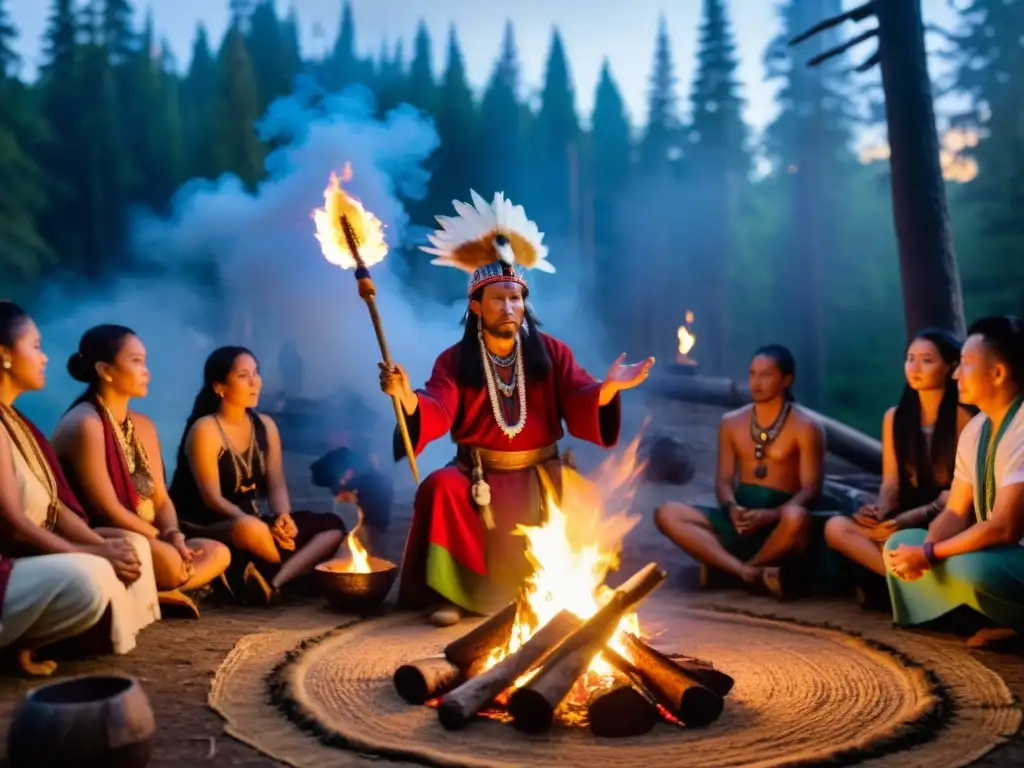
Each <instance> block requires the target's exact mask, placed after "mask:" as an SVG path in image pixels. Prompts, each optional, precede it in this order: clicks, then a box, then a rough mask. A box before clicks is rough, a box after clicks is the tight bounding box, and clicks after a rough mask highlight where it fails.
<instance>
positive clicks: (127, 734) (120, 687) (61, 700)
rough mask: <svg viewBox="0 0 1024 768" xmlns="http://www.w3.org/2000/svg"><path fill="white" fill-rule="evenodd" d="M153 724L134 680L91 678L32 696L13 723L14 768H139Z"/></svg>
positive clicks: (10, 755)
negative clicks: (73, 767)
mask: <svg viewBox="0 0 1024 768" xmlns="http://www.w3.org/2000/svg"><path fill="white" fill-rule="evenodd" d="M155 733H156V721H155V719H154V717H153V709H152V707H151V706H150V703H149V699H148V697H147V696H146V694H145V692H144V691H143V690H142V687H141V686H140V685H139V682H138V680H136V679H134V678H132V677H123V676H120V675H89V676H85V677H76V678H71V679H68V680H60V681H58V682H54V683H49V684H47V685H43V686H40V687H39V688H35V689H34V690H32V691H30V692H29V693H28V694H27V695H26V696H25V697H24V698H23V699H22V701H21V703H20V704H19V706H18V708H17V709H16V711H15V713H14V717H13V718H12V720H11V726H10V730H9V731H8V735H7V758H8V761H9V765H10V766H11V767H12V768H36V767H38V766H44V765H46V766H54V767H55V768H56V767H57V766H61V767H62V768H71V767H72V766H75V767H76V768H142V767H143V766H145V765H146V764H147V763H149V760H150V756H151V754H152V748H153V737H154V735H155Z"/></svg>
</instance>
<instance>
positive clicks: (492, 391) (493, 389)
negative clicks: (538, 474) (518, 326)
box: [476, 330, 526, 440]
mask: <svg viewBox="0 0 1024 768" xmlns="http://www.w3.org/2000/svg"><path fill="white" fill-rule="evenodd" d="M476 337H477V340H478V341H479V342H480V362H481V364H482V365H483V367H484V380H485V381H486V382H487V394H488V395H489V396H490V398H491V411H492V412H493V413H494V420H495V421H496V422H497V424H498V427H499V428H500V429H501V431H502V432H504V433H505V436H506V437H507V438H508V439H509V440H511V439H512V438H514V437H515V436H516V435H518V434H519V433H520V432H522V431H523V428H524V427H525V426H526V372H525V371H524V370H523V351H522V343H521V341H520V337H519V334H516V349H515V353H514V354H515V367H514V369H513V377H514V379H513V380H514V382H515V383H514V384H512V385H505V383H504V382H499V381H497V377H496V376H495V375H494V370H493V366H492V365H491V362H490V351H489V350H488V349H487V345H486V344H484V334H483V330H478V331H477V334H476ZM499 384H500V388H501V390H502V391H503V392H504V393H505V395H506V396H507V397H511V396H512V393H513V390H515V389H518V390H519V421H517V422H516V423H515V424H512V425H511V426H509V423H508V422H507V421H505V414H504V413H503V412H502V410H501V401H500V400H499V399H498V389H499Z"/></svg>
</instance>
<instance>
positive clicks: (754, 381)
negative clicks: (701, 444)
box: [654, 344, 825, 597]
mask: <svg viewBox="0 0 1024 768" xmlns="http://www.w3.org/2000/svg"><path fill="white" fill-rule="evenodd" d="M795 373H796V364H795V362H794V360H793V355H792V354H791V353H790V351H789V350H788V349H786V348H785V347H781V346H778V345H774V344H773V345H770V346H766V347H762V348H761V349H759V350H757V352H756V353H754V358H753V360H752V361H751V363H750V394H751V398H752V399H753V401H754V402H753V404H751V405H747V406H744V407H742V408H739V409H738V410H735V411H732V412H730V413H727V414H725V416H723V417H722V422H721V424H720V426H719V430H718V472H717V477H716V481H715V491H716V494H717V496H718V501H719V505H720V506H718V507H700V506H695V505H690V504H680V503H678V502H668V503H666V504H664V505H663V506H661V507H659V508H658V510H657V511H656V512H655V515H654V521H655V525H657V526H658V530H660V531H661V532H662V533H663V534H665V535H666V536H667V537H668V538H669V539H671V540H672V541H673V542H675V543H676V544H677V545H678V546H679V547H680V548H681V549H682V550H683V551H684V552H686V553H687V554H689V555H690V556H691V557H693V558H694V559H696V560H697V561H698V562H699V563H700V564H701V572H702V576H703V575H704V574H706V572H707V571H706V569H707V568H715V569H718V570H721V571H725V572H726V573H729V574H731V575H733V576H736V577H737V578H739V579H741V580H742V582H743V583H744V584H745V585H747V586H748V588H751V589H753V590H755V591H764V590H765V589H767V590H768V591H770V592H771V593H772V594H774V595H776V596H777V597H782V595H783V587H782V578H781V573H780V565H781V563H782V562H783V561H785V560H787V559H788V558H791V557H793V556H796V555H800V554H802V553H803V551H804V549H805V548H806V546H807V542H808V538H809V535H810V512H809V511H808V510H809V508H810V505H811V504H812V503H813V502H814V501H815V500H816V499H817V497H818V495H819V493H820V492H821V485H822V474H823V465H824V459H825V436H824V430H823V429H822V427H821V425H820V424H819V423H818V422H817V421H816V420H814V419H813V418H812V417H811V416H809V415H808V414H807V413H805V412H804V411H803V410H801V408H800V407H799V406H797V405H796V404H795V403H794V402H793V396H792V395H791V394H790V391H789V390H790V387H791V386H792V385H793V378H794V375H795ZM737 481H738V483H737Z"/></svg>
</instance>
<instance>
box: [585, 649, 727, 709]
mask: <svg viewBox="0 0 1024 768" xmlns="http://www.w3.org/2000/svg"><path fill="white" fill-rule="evenodd" d="M624 644H625V646H626V650H627V652H628V653H629V655H630V660H629V661H627V660H626V659H624V658H623V657H622V656H620V655H619V654H615V655H612V654H611V653H606V654H605V658H607V659H608V661H609V662H611V663H612V664H613V665H614V666H616V667H617V668H619V669H620V671H622V672H624V673H625V674H627V675H632V674H636V675H637V676H639V678H640V679H641V680H642V681H643V685H644V687H645V688H646V689H647V690H648V691H650V692H651V693H652V694H654V696H655V697H656V698H657V699H658V701H659V702H660V703H661V704H662V706H664V707H665V709H667V710H668V711H669V712H670V713H671V714H672V716H673V717H675V718H676V719H678V720H679V721H681V722H682V723H684V724H685V725H688V726H691V727H692V726H702V725H708V724H709V723H712V722H714V721H715V720H717V719H718V717H719V716H720V715H721V714H722V708H723V707H724V702H723V700H722V696H720V695H718V694H717V693H716V692H714V691H712V690H711V689H710V688H708V687H706V686H705V685H703V684H702V683H701V682H698V681H697V680H696V679H695V678H694V677H693V676H692V675H691V674H690V670H687V669H684V668H683V667H682V666H680V665H679V664H676V663H674V662H673V661H672V660H671V659H669V658H668V657H667V656H665V655H664V654H662V653H659V652H658V651H656V650H654V649H653V648H651V647H650V646H648V645H646V644H644V643H642V642H640V641H639V640H638V639H637V638H636V637H634V636H633V635H630V634H628V633H627V634H626V636H625V640H624ZM621 665H628V667H627V668H622V666H621ZM690 666H691V668H692V667H693V666H696V665H692V664H691V665H690ZM700 671H701V672H706V671H707V670H706V669H705V670H700ZM725 677H728V675H726V676H725ZM705 679H711V680H712V681H715V680H716V679H715V678H711V677H710V676H707V677H706V678H705ZM731 681H732V678H729V682H730V686H729V687H730V688H731V687H732V686H731ZM724 683H725V681H724V680H722V679H721V678H717V682H716V684H717V685H718V686H719V690H721V689H722V688H724Z"/></svg>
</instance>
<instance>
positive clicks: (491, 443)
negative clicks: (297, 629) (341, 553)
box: [380, 193, 654, 626]
mask: <svg viewBox="0 0 1024 768" xmlns="http://www.w3.org/2000/svg"><path fill="white" fill-rule="evenodd" d="M473 203H474V207H470V206H468V205H464V204H462V203H457V204H456V207H457V208H458V210H459V212H460V214H462V215H460V216H458V217H453V218H449V217H445V216H441V217H439V218H438V221H440V222H441V224H442V227H443V229H442V230H439V231H438V232H435V233H434V235H432V236H431V238H430V239H431V242H432V243H434V245H436V246H437V247H436V248H429V249H426V250H428V251H429V252H431V253H436V254H437V255H438V256H440V258H439V259H438V260H436V261H435V263H437V264H441V265H449V266H457V267H460V268H462V269H463V270H465V271H467V272H469V273H470V274H471V275H472V277H471V279H470V283H469V288H468V291H467V293H468V296H467V298H468V305H469V306H468V312H467V317H466V325H465V332H464V333H463V336H462V340H461V341H459V342H457V343H456V344H455V345H453V346H452V347H449V348H448V349H447V350H445V351H444V352H442V353H441V355H440V356H439V357H438V358H437V361H436V362H435V363H434V370H433V372H432V373H431V376H430V379H429V380H428V381H427V383H426V385H425V386H424V387H423V388H422V389H420V390H418V391H413V389H412V388H411V386H410V384H409V379H408V376H407V375H406V374H405V372H404V371H403V370H402V368H401V367H400V366H397V365H388V364H385V363H381V364H380V368H381V374H380V385H381V389H382V390H383V391H384V392H385V393H387V394H388V395H390V396H391V397H394V398H397V400H398V401H399V403H400V404H401V407H402V408H403V410H404V412H405V414H406V418H407V421H408V428H409V436H410V438H411V442H412V450H413V452H414V453H416V454H419V453H420V452H421V451H422V450H423V448H424V446H426V445H427V443H429V442H431V441H433V440H436V439H438V438H440V437H442V436H443V435H446V434H450V435H451V438H452V440H453V442H455V443H456V444H457V446H458V448H457V451H456V456H455V460H454V461H453V462H452V463H451V464H450V465H448V466H446V467H442V468H441V469H439V470H437V471H436V472H432V473H431V474H430V475H429V476H427V477H426V478H425V479H424V480H423V483H422V485H420V486H419V488H418V489H417V491H416V498H415V502H414V506H413V519H412V526H411V529H410V531H409V537H408V539H407V542H406V547H405V554H404V557H403V560H402V575H401V583H400V585H399V593H398V600H399V604H400V605H402V606H405V607H409V608H417V607H425V606H427V605H430V604H432V603H435V604H436V603H440V605H437V606H435V608H436V609H435V610H434V611H433V613H432V615H431V621H432V622H433V623H434V624H436V625H439V626H446V625H451V624H454V623H456V622H458V621H459V620H460V619H461V617H462V616H463V614H464V613H466V612H472V613H489V612H491V611H493V610H495V609H498V608H500V607H501V606H502V605H504V604H505V603H507V602H508V600H509V599H511V598H512V597H514V596H515V594H516V591H517V590H518V588H519V587H520V586H521V585H522V583H523V580H524V579H526V578H528V577H529V575H530V572H531V570H532V567H531V566H530V564H529V562H528V561H527V559H526V557H525V538H524V537H523V536H519V535H516V533H517V532H516V526H517V525H520V524H522V525H539V524H540V523H541V521H542V514H541V511H542V504H543V501H544V499H545V498H546V494H547V492H548V488H549V486H548V483H549V482H550V484H551V486H554V487H555V488H557V489H563V490H564V488H563V485H562V482H563V479H564V478H565V477H567V476H568V475H567V474H566V473H568V472H571V468H570V467H568V466H567V463H566V462H563V461H562V459H561V458H560V457H559V455H558V448H557V442H558V440H559V439H561V437H562V435H563V427H562V424H563V422H564V423H565V426H566V427H567V428H568V430H569V432H570V434H572V435H573V436H575V437H577V438H579V439H581V440H587V441H589V442H592V443H595V444H597V445H600V446H602V447H611V446H612V445H614V444H615V442H616V440H617V439H618V435H619V425H620V401H619V397H618V395H619V393H620V392H622V391H623V390H627V389H631V388H633V387H636V386H637V385H639V384H640V383H641V382H642V381H644V380H645V379H646V377H647V371H648V370H649V369H650V367H651V365H653V363H654V359H653V358H648V359H647V360H645V361H643V362H640V363H637V364H635V365H623V363H622V360H623V357H625V356H624V355H623V357H620V358H619V359H618V360H617V361H616V362H615V363H613V364H612V366H611V368H610V369H609V371H608V374H607V375H606V376H605V378H604V380H603V381H598V380H597V379H595V378H594V377H592V376H591V375H590V374H588V373H587V372H586V371H585V370H583V368H581V367H580V366H579V365H578V364H577V363H576V360H575V358H574V357H573V354H572V351H571V350H570V349H569V347H568V346H566V345H565V344H564V343H562V342H561V341H558V340H557V339H555V338H553V337H551V336H548V335H547V334H545V333H542V332H541V331H540V330H539V324H538V322H537V318H536V316H534V315H533V313H532V312H531V311H530V310H529V308H528V307H527V306H526V297H527V293H528V292H527V287H526V281H525V278H524V277H523V274H522V272H521V267H527V268H530V267H542V268H543V267H545V266H546V267H548V268H549V269H550V264H549V263H548V262H546V260H545V256H546V253H547V248H545V247H544V246H543V245H541V243H540V238H541V235H540V233H539V232H538V231H537V226H536V224H534V223H533V222H531V221H529V220H527V219H526V216H525V213H524V212H523V209H522V207H513V206H512V204H511V203H510V202H509V201H507V200H505V199H504V197H503V196H502V195H500V194H497V195H495V196H494V202H493V203H492V204H491V205H488V204H487V203H486V202H484V200H483V199H482V198H480V196H479V195H477V194H476V193H473ZM395 453H396V456H395V458H396V459H400V458H402V457H403V456H404V455H405V446H404V443H403V441H402V440H401V439H400V437H399V436H398V435H396V452H395Z"/></svg>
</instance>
